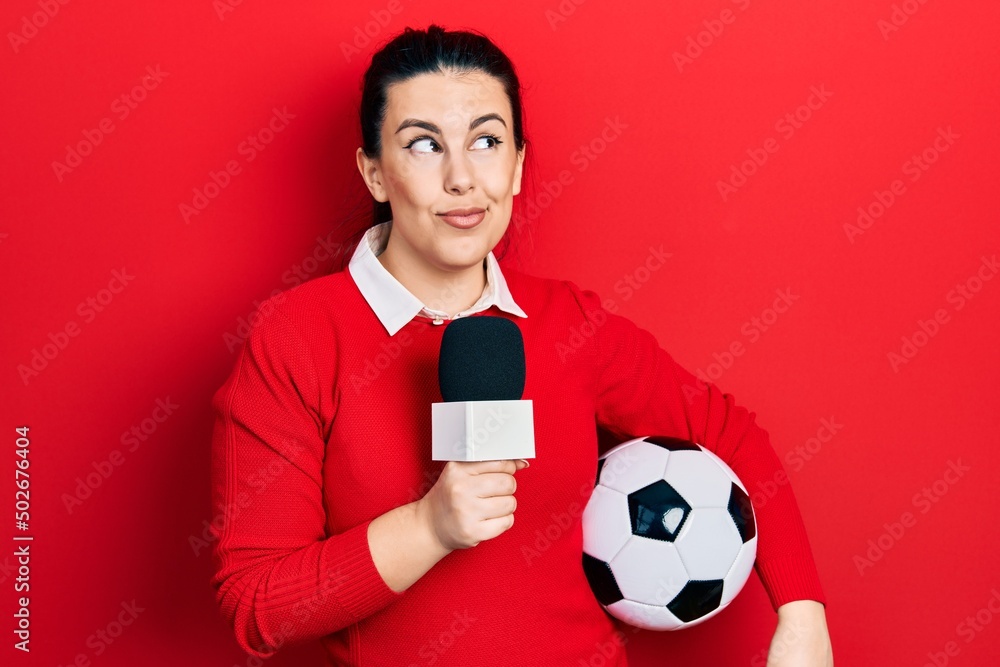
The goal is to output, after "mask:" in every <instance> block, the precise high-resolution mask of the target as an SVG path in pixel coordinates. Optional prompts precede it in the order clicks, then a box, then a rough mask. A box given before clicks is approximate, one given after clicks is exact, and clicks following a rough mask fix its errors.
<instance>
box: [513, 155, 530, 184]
mask: <svg viewBox="0 0 1000 667" xmlns="http://www.w3.org/2000/svg"><path fill="white" fill-rule="evenodd" d="M527 150H528V145H527V144H525V145H524V147H522V148H521V150H519V151H518V152H517V166H516V167H514V190H513V192H514V194H515V195H516V194H519V193H520V192H521V173H522V172H523V170H524V153H525V151H527Z"/></svg>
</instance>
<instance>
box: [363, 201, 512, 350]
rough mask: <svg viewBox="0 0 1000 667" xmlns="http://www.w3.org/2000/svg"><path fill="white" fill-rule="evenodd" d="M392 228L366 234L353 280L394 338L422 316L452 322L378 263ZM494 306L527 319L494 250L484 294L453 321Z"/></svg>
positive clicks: (488, 262) (380, 226) (382, 227)
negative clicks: (509, 287) (424, 302)
mask: <svg viewBox="0 0 1000 667" xmlns="http://www.w3.org/2000/svg"><path fill="white" fill-rule="evenodd" d="M391 225H392V221H391V220H389V221H387V222H383V223H380V224H378V225H375V226H374V227H372V228H370V229H369V230H368V231H366V232H365V235H364V238H362V239H361V242H360V243H358V247H357V248H356V249H355V250H354V254H353V255H352V256H351V261H350V262H349V264H348V266H349V268H350V272H351V277H352V278H353V279H354V282H355V284H357V286H358V289H359V290H361V294H362V296H364V297H365V300H366V301H367V302H368V305H370V306H371V307H372V310H373V311H375V315H376V316H378V318H379V320H380V321H381V322H382V326H384V327H385V330H386V331H388V332H389V335H390V336H393V335H395V334H396V332H397V331H399V330H400V329H402V328H403V326H404V325H405V324H407V323H408V322H409V321H410V320H412V319H413V318H414V317H416V316H418V315H419V316H422V317H429V318H432V319H433V320H434V324H442V323H443V322H444V320H447V319H449V317H448V313H446V312H444V311H441V310H434V309H432V308H428V307H427V306H425V305H424V304H423V303H422V302H421V301H420V299H418V298H417V297H416V296H414V295H413V294H412V293H411V292H410V291H409V290H408V289H406V288H405V287H403V285H402V283H400V282H399V281H398V280H396V278H395V276H393V275H392V274H391V273H389V272H388V271H387V270H386V268H385V267H384V266H382V263H381V262H380V261H378V255H381V254H382V251H383V250H385V246H386V243H387V242H388V233H389V230H390V229H391ZM492 305H496V306H497V308H500V309H501V310H504V311H507V312H508V313H511V314H513V315H518V316H520V317H527V314H526V313H525V312H524V311H523V310H521V308H520V307H519V306H518V305H517V304H516V303H515V302H514V297H513V296H512V295H511V293H510V290H509V289H508V288H507V281H506V280H504V277H503V273H502V272H501V271H500V264H499V263H498V262H497V259H496V257H494V256H493V251H492V250H491V251H490V253H489V254H488V255H487V256H486V288H485V289H484V290H483V295H482V296H481V297H480V298H479V301H477V302H476V303H475V304H474V305H473V306H472V307H471V308H468V309H466V310H463V311H462V312H460V313H456V314H455V317H454V318H453V319H457V318H459V317H465V316H467V315H471V314H473V313H478V312H480V311H483V310H486V309H487V308H489V307H490V306H492Z"/></svg>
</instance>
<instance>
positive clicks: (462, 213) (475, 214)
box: [438, 208, 486, 229]
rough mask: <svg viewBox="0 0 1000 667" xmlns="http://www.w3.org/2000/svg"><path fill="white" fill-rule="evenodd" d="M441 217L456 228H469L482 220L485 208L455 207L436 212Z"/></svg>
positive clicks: (484, 215)
mask: <svg viewBox="0 0 1000 667" xmlns="http://www.w3.org/2000/svg"><path fill="white" fill-rule="evenodd" d="M438 215H439V216H441V219H442V220H444V221H445V222H447V223H448V224H449V225H451V226H452V227H457V228H458V229H471V228H473V227H475V226H476V225H478V224H479V223H480V222H482V221H483V218H485V217H486V210H485V209H481V208H456V209H452V210H451V211H446V212H445V213H438Z"/></svg>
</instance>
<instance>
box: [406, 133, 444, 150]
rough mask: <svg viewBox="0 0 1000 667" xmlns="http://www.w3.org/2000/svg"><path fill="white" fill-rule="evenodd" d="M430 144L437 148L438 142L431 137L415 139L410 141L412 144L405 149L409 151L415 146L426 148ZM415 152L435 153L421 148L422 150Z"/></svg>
mask: <svg viewBox="0 0 1000 667" xmlns="http://www.w3.org/2000/svg"><path fill="white" fill-rule="evenodd" d="M428 144H429V145H433V146H437V142H436V141H434V140H433V139H431V138H430V137H415V138H414V139H412V140H411V141H410V143H408V144H406V146H405V147H406V148H407V149H412V148H413V147H414V146H418V145H423V146H425V147H426V146H427V145H428ZM414 152H416V153H433V152H434V151H433V149H431V150H426V149H425V148H420V149H417V150H416V151H414Z"/></svg>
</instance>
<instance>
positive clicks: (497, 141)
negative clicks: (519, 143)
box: [476, 134, 503, 149]
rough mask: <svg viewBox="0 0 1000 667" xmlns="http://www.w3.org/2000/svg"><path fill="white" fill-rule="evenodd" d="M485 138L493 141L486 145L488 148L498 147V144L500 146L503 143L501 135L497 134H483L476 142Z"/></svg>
mask: <svg viewBox="0 0 1000 667" xmlns="http://www.w3.org/2000/svg"><path fill="white" fill-rule="evenodd" d="M483 140H488V141H492V142H493V143H492V144H489V145H487V146H484V148H486V149H493V148H496V147H497V146H499V145H500V144H502V143H503V142H502V141H500V137H498V136H497V135H495V134H484V135H483V136H481V137H479V138H478V139H476V143H478V142H480V141H483Z"/></svg>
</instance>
